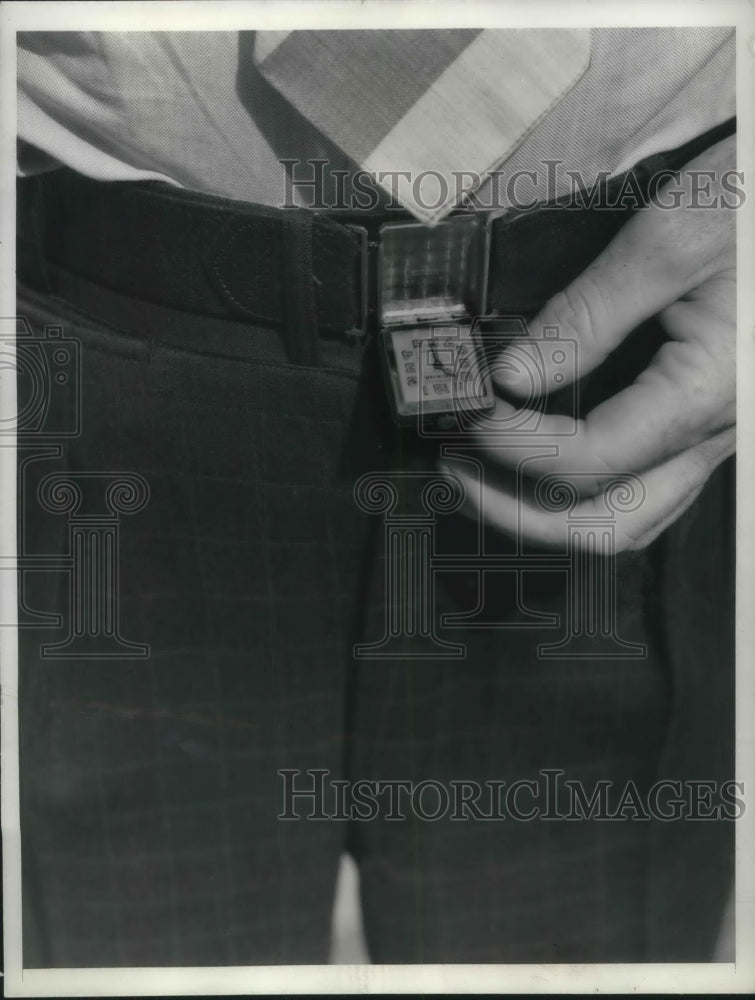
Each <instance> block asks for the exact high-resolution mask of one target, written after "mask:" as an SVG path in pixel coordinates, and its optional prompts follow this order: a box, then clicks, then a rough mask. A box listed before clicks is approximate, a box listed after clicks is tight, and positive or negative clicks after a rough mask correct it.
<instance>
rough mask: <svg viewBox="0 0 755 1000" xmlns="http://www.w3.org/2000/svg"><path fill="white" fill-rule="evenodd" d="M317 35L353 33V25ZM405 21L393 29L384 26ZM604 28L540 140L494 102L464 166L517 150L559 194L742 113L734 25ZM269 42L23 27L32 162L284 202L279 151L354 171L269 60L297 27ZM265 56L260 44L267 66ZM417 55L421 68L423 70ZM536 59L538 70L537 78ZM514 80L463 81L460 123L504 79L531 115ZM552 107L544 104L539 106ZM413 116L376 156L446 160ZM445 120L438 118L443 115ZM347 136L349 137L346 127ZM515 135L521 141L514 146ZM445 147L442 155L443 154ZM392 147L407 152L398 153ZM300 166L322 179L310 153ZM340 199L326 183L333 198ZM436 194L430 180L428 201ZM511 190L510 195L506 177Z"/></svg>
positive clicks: (24, 156) (24, 106)
mask: <svg viewBox="0 0 755 1000" xmlns="http://www.w3.org/2000/svg"><path fill="white" fill-rule="evenodd" d="M293 34H294V37H295V36H296V35H297V34H298V33H296V32H294V33H293ZM317 34H318V36H322V35H323V34H324V35H326V36H331V38H332V36H338V38H341V37H342V36H344V35H345V34H347V33H345V32H330V33H317ZM392 34H393V33H391V32H380V33H379V35H380V37H381V38H384V39H385V38H390V36H391V35H392ZM397 34H398V35H401V34H402V33H401V32H398V33H397ZM276 35H279V33H276ZM550 36H551V33H550V32H549V31H547V30H542V31H529V32H527V33H526V34H524V35H522V33H520V32H517V33H512V32H508V31H484V32H482V33H481V34H480V35H474V38H473V39H472V41H471V44H470V45H468V46H467V48H466V49H465V50H464V51H463V52H462V53H461V57H462V58H463V57H464V53H465V52H466V53H467V54H470V53H472V52H473V51H475V46H482V47H483V49H484V54H485V57H486V60H488V59H490V58H493V59H494V60H495V59H499V58H501V55H500V54H501V53H506V52H510V51H511V48H512V46H513V47H515V48H517V49H519V48H520V47H521V51H522V52H525V51H532V52H533V53H535V52H536V50H537V49H538V48H540V47H544V49H545V52H546V53H547V52H548V51H550V48H549V46H550V45H551V42H550V41H548V39H549V37H550ZM590 36H591V37H590V42H591V51H590V61H589V66H588V67H587V69H586V71H585V72H584V73H583V74H582V76H581V78H579V79H578V80H577V81H576V83H575V85H574V86H573V87H572V89H571V90H570V91H569V92H568V93H565V94H562V93H561V91H557V92H556V93H554V95H553V96H554V97H556V96H560V100H558V102H557V103H556V105H555V106H554V107H553V108H552V109H551V110H550V113H549V114H547V115H546V116H545V117H544V118H543V119H542V120H541V121H538V122H537V124H536V125H534V122H533V121H530V125H534V127H532V128H531V129H530V131H529V132H528V134H527V135H526V137H523V135H522V131H523V129H524V125H523V124H522V125H521V126H520V127H519V129H518V130H517V128H516V127H515V126H514V123H513V119H510V117H509V114H508V113H507V115H506V116H502V117H500V118H498V117H496V116H495V115H493V119H494V120H491V121H490V122H489V123H488V126H487V127H492V128H493V131H494V134H496V135H500V137H501V139H500V145H499V146H496V147H495V148H494V149H492V151H491V154H490V156H489V161H488V162H486V163H481V162H480V161H479V160H478V159H477V158H475V162H474V163H472V164H471V165H470V164H469V163H468V162H466V157H464V156H460V157H459V162H460V163H461V169H467V170H477V169H483V168H487V167H489V166H491V165H492V164H493V162H494V161H495V162H496V163H498V162H499V161H500V160H501V159H502V158H503V157H504V156H506V154H507V153H508V154H510V155H508V157H507V159H506V160H505V163H504V164H503V167H504V168H505V171H506V174H507V176H510V175H512V174H514V173H516V172H517V171H520V170H528V171H532V170H535V171H536V172H537V174H538V178H537V183H536V185H535V188H534V190H532V191H530V188H527V189H526V191H527V195H528V197H529V196H530V194H531V197H532V199H533V200H538V199H548V198H550V197H554V196H556V195H558V194H560V193H562V192H563V190H568V187H569V183H570V181H569V178H568V177H567V176H566V175H565V173H564V171H565V170H571V171H577V172H580V173H582V175H583V176H584V177H585V178H586V180H587V181H588V182H589V180H590V179H591V178H592V177H594V176H595V175H596V174H597V172H599V171H607V172H608V173H609V174H615V173H619V172H621V171H622V170H626V169H628V168H629V167H630V166H631V165H632V164H634V163H636V162H637V160H639V159H641V158H643V157H644V156H647V155H650V154H652V153H655V152H659V151H661V150H664V149H671V148H673V147H675V146H678V145H681V144H682V143H684V142H686V141H688V140H689V139H691V138H693V137H694V136H695V135H699V134H701V133H702V132H704V131H706V130H707V129H708V128H711V127H712V126H714V125H717V124H719V123H720V122H722V121H725V120H726V119H727V118H730V117H731V116H732V115H733V114H734V113H735V108H734V34H733V31H731V30H729V29H723V28H702V27H698V28H611V29H594V30H593V31H592V32H591V33H590ZM264 39H265V35H264V33H258V34H257V37H256V38H255V33H254V32H246V33H244V32H242V33H240V34H238V33H236V32H180V31H176V32H138V33H128V32H126V33H120V32H102V33H96V32H79V33H77V32H32V33H22V34H20V35H19V49H18V122H19V125H18V127H19V138H20V139H21V140H22V148H21V169H22V171H23V170H28V171H36V170H39V169H42V167H43V165H44V160H43V159H41V157H46V163H47V166H48V167H50V166H54V164H55V163H56V162H60V163H64V164H67V165H68V166H70V167H73V168H74V169H75V170H77V171H79V172H80V173H82V174H85V175H87V176H90V177H95V178H99V179H101V180H147V179H160V180H164V181H168V182H171V183H174V184H176V185H178V186H181V187H186V188H190V189H192V190H198V191H204V192H207V193H210V194H217V195H224V196H227V197H230V198H236V199H239V200H244V201H252V202H256V203H260V204H266V205H271V206H278V205H281V204H283V203H284V202H285V201H286V198H287V192H288V189H287V187H286V181H285V176H284V175H283V173H282V171H281V164H280V159H281V158H293V159H296V160H297V161H302V162H303V161H306V160H307V159H326V160H328V161H329V164H330V167H331V168H332V170H333V171H337V170H344V171H346V172H347V173H348V174H353V173H354V172H355V171H356V170H358V169H359V168H360V164H359V163H357V162H354V160H353V158H352V156H350V155H348V150H347V151H346V152H344V150H343V149H341V148H340V147H339V146H338V144H337V143H334V142H332V141H330V140H329V139H328V138H327V137H326V135H324V134H323V132H322V131H320V130H319V129H318V128H317V127H315V126H314V125H313V124H312V123H310V122H308V121H307V119H306V118H305V116H304V115H302V114H301V113H299V112H298V111H297V110H296V108H294V107H293V106H292V105H291V104H290V102H289V101H287V100H286V99H285V98H284V97H283V96H281V94H280V93H279V92H278V91H277V90H276V88H275V87H274V86H273V85H272V84H271V83H270V82H269V81H268V79H267V78H266V76H265V75H264V73H263V70H264V69H265V65H266V64H267V62H268V61H269V60H276V59H277V58H280V57H279V56H278V51H279V50H280V51H281V52H283V51H284V50H285V47H286V45H287V44H290V42H289V40H288V39H287V38H286V39H283V40H282V41H281V39H280V37H277V38H276V39H274V40H273V41H277V42H279V43H280V44H279V46H278V48H274V49H272V51H269V49H270V48H271V47H272V43H271V45H270V46H268V47H265V48H261V46H263V45H264V44H265V42H264ZM328 41H329V44H335V42H334V41H332V40H331V39H328ZM296 44H297V45H299V44H301V43H300V42H297V43H296ZM580 45H581V43H580ZM580 51H582V50H581V48H580ZM255 53H259V54H260V56H261V57H262V62H261V65H258V59H256V58H255ZM418 63H419V66H418V72H419V73H420V78H421V79H425V77H424V75H423V74H424V71H423V70H422V67H421V61H420V60H418ZM523 71H524V69H523ZM532 71H533V70H532V67H529V68H526V72H525V78H526V79H527V80H529V79H530V77H531V73H532ZM331 72H336V70H333V69H331ZM576 77H577V71H576V70H575V72H574V78H575V79H576ZM503 80H509V81H510V82H509V84H508V85H507V86H510V87H511V88H512V93H514V95H515V101H514V104H513V106H512V104H511V103H510V97H509V94H508V93H507V87H504V86H503V83H502V82H501V81H499V80H498V77H496V78H494V79H491V78H489V77H488V76H484V77H483V78H482V79H476V84H475V88H472V89H471V90H470V91H467V90H465V88H464V86H463V81H458V86H457V87H456V89H455V90H454V93H453V95H452V100H453V101H454V102H455V103H454V107H455V108H456V109H457V113H456V114H455V116H454V123H455V125H457V126H458V125H459V124H461V123H463V122H464V120H465V119H466V118H467V116H469V115H472V117H471V118H470V121H473V120H475V114H476V112H475V111H474V109H475V108H476V103H477V100H478V95H477V93H476V87H477V86H482V87H483V92H484V94H485V95H486V101H485V103H484V104H483V105H481V107H482V108H487V107H488V101H489V98H490V96H492V95H493V94H494V92H495V93H496V95H497V96H498V98H499V99H500V101H501V102H502V103H503V104H505V105H506V106H507V107H508V109H509V112H511V113H513V114H514V118H516V120H517V121H518V120H519V118H518V116H519V110H518V102H519V101H520V99H521V92H522V90H524V91H525V92H526V91H527V90H528V87H527V86H523V84H522V81H520V80H510V78H509V77H508V76H507V75H506V74H505V73H503ZM377 82H378V81H377V80H375V81H374V83H375V86H376V87H377ZM499 84H500V85H499ZM565 86H566V85H565V84H564V85H563V86H562V89H565ZM496 87H498V90H497V91H496ZM546 89H547V88H546ZM443 93H445V92H443ZM441 96H442V95H437V94H436V91H435V90H434V89H433V86H430V88H429V89H428V90H427V91H426V92H425V94H424V95H423V96H421V97H419V98H418V102H423V101H424V102H431V104H432V103H433V102H435V101H436V100H438V101H440V100H441ZM342 99H345V98H342ZM445 99H448V95H446V98H445ZM425 106H426V104H425ZM437 106H438V107H439V106H440V105H437ZM545 110H546V105H545V102H543V107H542V108H541V111H545ZM436 113H437V112H436V111H433V114H434V115H435V114H436ZM533 114H534V112H533ZM527 117H529V116H527ZM405 119H406V122H407V126H408V125H410V124H411V125H413V126H414V127H413V128H411V129H409V128H407V129H406V130H405V134H406V143H405V146H404V148H398V147H396V146H395V139H397V138H398V134H397V133H396V134H394V139H393V140H391V142H392V143H393V150H392V151H389V150H388V148H387V147H384V149H383V152H384V153H386V154H388V153H389V152H390V155H388V156H383V155H382V154H381V156H380V159H379V160H376V161H375V162H376V164H377V165H378V166H384V165H386V164H387V167H388V169H391V170H397V169H401V168H402V163H403V164H404V168H408V167H412V168H413V167H414V166H416V165H417V164H415V161H414V156H415V155H416V154H417V153H419V160H418V165H420V166H421V167H422V168H424V169H433V168H434V166H435V165H434V164H433V163H432V162H429V161H428V157H427V156H426V155H424V154H423V152H422V149H423V147H422V143H421V142H420V143H418V142H417V140H418V139H424V140H426V141H431V140H432V135H429V134H428V129H427V127H426V125H423V124H422V123H421V122H419V120H418V113H415V112H412V111H409V112H408V115H407V116H405ZM391 120H392V119H391ZM432 121H434V122H436V124H437V120H436V118H433V119H432ZM351 126H352V127H353V129H354V136H352V138H351V142H355V141H356V139H357V138H358V136H359V135H361V128H362V125H361V119H359V120H356V119H355V120H354V121H352V122H351ZM443 134H445V133H443ZM339 138H341V139H342V140H343V141H345V142H347V144H349V136H348V135H346V136H341V135H339ZM515 139H516V140H518V139H522V141H521V142H520V143H519V145H518V146H517V147H516V148H515V149H514V148H513V144H514V140H515ZM481 141H487V138H486V137H485V136H483V137H482V139H481ZM512 150H513V151H512ZM355 151H356V152H359V153H361V152H362V150H361V149H359V150H355ZM440 152H441V160H440V161H439V162H441V163H445V162H446V161H445V158H444V157H443V155H442V151H440ZM462 152H463V151H462ZM394 154H395V157H396V160H400V161H401V162H392V161H393V157H394ZM554 157H555V158H559V159H560V160H562V161H563V164H564V170H562V171H561V172H560V173H559V174H558V175H557V176H555V179H554V180H553V183H551V182H550V180H549V176H550V175H549V173H548V168H547V161H548V160H553V159H554ZM483 160H484V157H483ZM299 176H304V177H309V176H311V175H310V174H309V170H308V168H307V166H306V164H304V166H303V167H302V169H301V172H300V173H299ZM489 193H490V192H489V187H486V186H485V185H483V187H482V189H480V190H479V194H480V197H481V198H482V199H485V198H487V197H489ZM309 194H310V192H308V191H307V190H305V189H300V190H294V191H293V195H292V197H293V198H294V200H295V201H296V202H297V203H298V204H307V197H308V195H309ZM331 196H332V192H329V191H328V190H327V189H326V191H325V197H326V198H328V197H331ZM436 197H437V192H436V191H435V190H432V191H431V192H429V193H428V194H427V195H426V196H425V200H426V201H427V199H431V200H432V199H435V198H436ZM501 197H502V198H503V199H504V204H503V205H502V207H506V205H505V197H506V190H505V188H504V190H503V194H502V195H501ZM429 203H432V201H430V202H429ZM448 207H450V206H448Z"/></svg>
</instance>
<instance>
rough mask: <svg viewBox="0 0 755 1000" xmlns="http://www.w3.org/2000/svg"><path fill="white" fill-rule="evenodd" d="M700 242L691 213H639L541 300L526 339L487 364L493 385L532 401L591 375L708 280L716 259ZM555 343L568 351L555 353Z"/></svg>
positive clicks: (699, 228) (654, 210)
mask: <svg viewBox="0 0 755 1000" xmlns="http://www.w3.org/2000/svg"><path fill="white" fill-rule="evenodd" d="M697 214H698V215H699V214H700V213H697ZM705 222H706V223H707V222H708V220H705ZM704 237H705V230H704V227H703V226H701V225H700V221H699V220H698V219H696V218H695V213H694V210H693V209H691V208H682V209H679V210H677V211H676V212H668V211H665V210H664V209H662V208H659V207H658V206H657V205H651V206H650V207H648V208H643V209H640V210H639V211H638V212H637V213H636V214H635V215H634V216H633V217H632V219H631V220H630V221H629V222H628V223H627V225H626V226H624V227H623V228H622V229H621V230H620V231H619V233H618V234H617V235H616V236H615V237H614V239H613V240H612V242H611V243H610V244H609V245H608V247H606V249H605V250H604V251H603V253H601V254H600V256H599V257H597V258H596V260H595V261H594V262H593V263H592V264H591V265H590V266H589V267H588V268H587V269H586V270H585V271H583V272H582V274H580V275H579V277H578V278H577V279H576V280H575V281H573V282H572V283H571V284H570V285H568V286H567V287H566V288H564V289H563V290H562V291H560V292H559V293H558V294H557V295H555V296H554V297H553V298H552V299H550V301H549V302H547V303H546V305H545V306H544V308H543V309H542V310H541V311H540V313H538V315H537V316H535V318H534V319H533V320H532V321H531V322H530V323H529V336H528V337H526V338H523V339H522V340H520V341H516V342H514V343H513V344H510V345H509V346H508V347H507V348H506V350H505V351H503V352H502V353H501V354H500V355H499V356H498V358H497V359H495V360H494V361H493V363H492V366H491V369H492V370H491V374H492V377H493V380H494V381H495V382H496V383H497V384H498V385H499V386H500V388H501V389H504V390H507V391H509V392H513V393H514V394H515V395H530V396H532V395H535V396H539V395H543V394H545V393H546V392H548V391H549V390H551V389H554V388H557V387H559V386H561V385H563V384H564V383H566V382H572V381H576V380H577V379H579V378H581V377H582V376H583V375H586V374H587V373H588V372H590V371H592V370H593V369H594V368H596V367H597V366H598V365H599V364H600V363H601V362H602V361H603V360H604V359H605V358H606V357H607V356H608V355H609V354H610V353H611V352H612V351H613V350H614V348H616V347H617V345H618V344H619V343H620V342H621V341H622V340H623V339H624V338H625V337H626V336H627V335H628V334H629V333H630V332H631V331H632V330H634V329H635V327H637V326H638V325H639V324H640V323H642V322H643V321H644V320H646V319H649V318H650V317H651V316H654V315H655V314H656V313H658V312H661V310H663V309H665V308H666V307H667V306H669V305H670V304H671V303H672V302H676V301H677V300H678V299H679V298H680V297H681V296H682V295H684V294H685V293H686V292H688V291H689V290H690V289H691V288H693V287H695V286H696V285H697V284H698V283H699V282H700V281H701V280H702V279H704V278H705V277H707V276H708V273H709V272H710V269H711V266H714V265H715V259H716V254H715V252H714V251H713V250H712V248H711V246H710V243H709V242H708V241H707V240H706V239H705V238H704ZM711 258H713V259H711ZM559 340H560V341H561V342H562V343H564V344H569V342H571V349H569V350H562V349H558V348H559V344H558V341H559Z"/></svg>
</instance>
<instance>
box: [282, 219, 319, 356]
mask: <svg viewBox="0 0 755 1000" xmlns="http://www.w3.org/2000/svg"><path fill="white" fill-rule="evenodd" d="M312 219H313V216H312V213H311V212H309V211H307V210H306V209H302V210H297V209H290V210H289V209H286V211H285V214H284V216H283V248H282V263H283V269H282V276H283V280H282V282H281V288H282V295H283V302H282V310H281V312H282V315H283V339H284V343H285V346H286V351H287V353H288V356H289V359H290V360H291V361H292V362H293V363H294V364H301V365H317V364H319V362H320V342H319V338H318V327H317V303H316V300H315V282H314V274H313V270H312Z"/></svg>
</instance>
